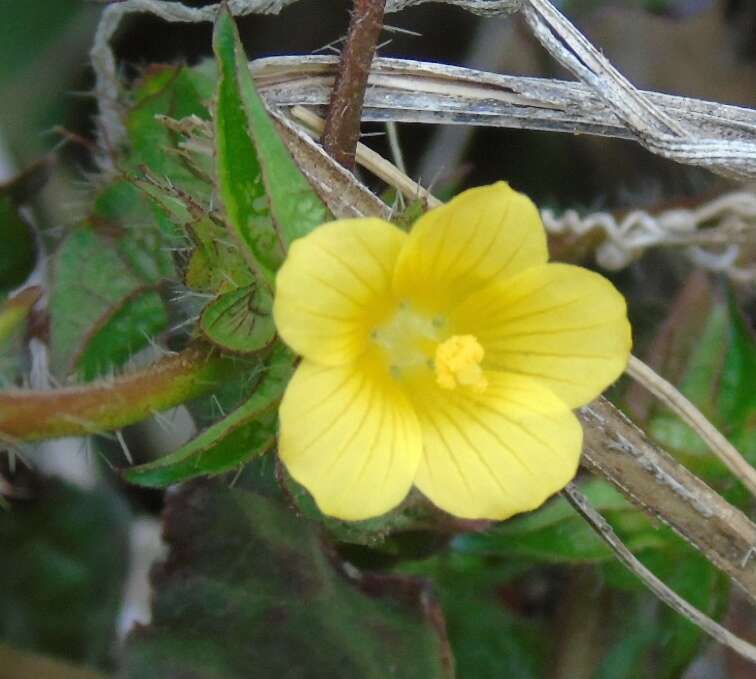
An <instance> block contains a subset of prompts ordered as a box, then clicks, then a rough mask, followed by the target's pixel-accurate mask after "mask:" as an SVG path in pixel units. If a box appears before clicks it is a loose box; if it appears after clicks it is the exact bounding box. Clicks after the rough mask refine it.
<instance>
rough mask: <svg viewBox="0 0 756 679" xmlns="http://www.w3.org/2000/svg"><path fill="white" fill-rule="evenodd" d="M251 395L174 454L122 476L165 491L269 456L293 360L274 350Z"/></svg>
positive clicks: (279, 350) (289, 355)
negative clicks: (166, 488) (198, 477)
mask: <svg viewBox="0 0 756 679" xmlns="http://www.w3.org/2000/svg"><path fill="white" fill-rule="evenodd" d="M264 370H265V372H264V373H263V376H262V378H261V380H260V382H259V383H258V385H257V386H256V388H255V391H254V393H253V394H252V396H251V397H250V398H249V400H247V401H246V402H245V403H244V404H242V405H241V406H240V407H239V408H237V409H236V410H234V411H233V412H232V413H231V414H230V415H228V416H227V417H225V418H224V419H222V420H221V421H220V422H217V423H216V424H214V425H212V426H211V427H209V428H208V429H206V430H205V431H203V432H202V433H201V434H199V435H198V436H197V437H196V438H194V439H192V440H191V441H190V442H189V443H187V444H186V445H184V446H182V447H181V448H179V449H178V450H176V451H175V452H173V453H171V454H170V455H166V456H165V457H162V458H160V459H159V460H156V461H155V462H151V463H149V464H144V465H140V466H138V467H132V468H131V469H126V470H124V471H123V472H122V476H123V478H124V479H126V481H129V482H130V483H134V484H136V485H140V486H149V487H154V488H165V487H167V486H170V485H173V484H175V483H181V482H182V481H186V480H188V479H192V478H195V477H197V476H205V475H214V474H220V473H222V472H226V471H229V470H231V469H236V468H237V467H239V466H240V465H242V464H244V463H245V462H248V461H249V460H251V459H254V458H255V457H259V456H261V455H263V454H265V453H266V452H268V451H269V450H270V449H271V448H272V447H273V445H274V444H275V439H276V412H275V409H276V406H277V405H278V402H279V401H280V400H281V397H282V396H283V392H284V389H285V388H286V385H287V384H288V382H289V378H290V377H291V373H292V372H293V370H294V357H293V356H292V354H291V353H290V352H289V351H288V350H286V349H284V348H283V347H282V346H281V347H279V348H278V349H276V351H274V353H273V355H272V357H271V359H270V361H269V363H268V364H267V365H266V366H265V368H264Z"/></svg>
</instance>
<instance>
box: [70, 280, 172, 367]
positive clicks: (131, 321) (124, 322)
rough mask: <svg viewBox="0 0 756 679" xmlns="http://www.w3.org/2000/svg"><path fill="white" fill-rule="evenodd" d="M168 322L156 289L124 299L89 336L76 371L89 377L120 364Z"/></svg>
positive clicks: (163, 305)
mask: <svg viewBox="0 0 756 679" xmlns="http://www.w3.org/2000/svg"><path fill="white" fill-rule="evenodd" d="M167 325H168V314H167V312H166V309H165V304H163V300H162V299H161V298H160V295H158V293H157V292H154V291H148V292H145V293H143V294H139V295H137V296H136V297H134V298H133V299H127V300H126V302H125V303H124V304H123V306H122V307H121V308H119V309H118V310H117V311H116V312H115V313H114V314H113V315H112V316H110V318H108V321H107V323H106V324H105V326H104V327H102V328H101V329H100V330H98V331H97V332H95V333H94V334H93V335H92V336H91V337H90V338H89V341H88V342H87V343H86V345H85V348H84V351H83V352H82V353H81V355H80V356H79V358H78V360H77V362H76V367H77V368H78V371H79V373H80V374H81V376H82V378H83V379H84V380H92V379H94V378H95V377H97V376H99V375H103V374H106V373H108V372H109V371H111V370H112V369H113V368H116V367H118V366H120V365H123V364H124V363H126V361H128V360H129V358H131V356H133V355H134V354H135V353H136V352H137V351H138V350H139V349H141V348H142V347H143V346H145V343H146V342H147V341H148V340H149V338H150V337H153V336H154V335H156V334H158V333H159V332H160V331H161V330H163V329H164V328H165V327H166V326H167Z"/></svg>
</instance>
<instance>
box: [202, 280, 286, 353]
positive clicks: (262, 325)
mask: <svg viewBox="0 0 756 679" xmlns="http://www.w3.org/2000/svg"><path fill="white" fill-rule="evenodd" d="M200 329H201V330H202V332H203V333H204V335H205V337H207V339H208V340H210V341H211V342H212V343H213V344H215V345H217V346H219V347H221V348H222V349H224V350H226V351H231V352H234V353H239V354H256V353H258V352H260V351H263V350H264V349H266V348H267V347H269V346H270V345H271V344H272V343H273V340H274V339H275V338H276V326H275V324H274V323H273V298H272V297H271V296H270V293H269V292H268V291H267V290H266V289H263V288H261V287H260V286H258V285H249V286H247V287H245V288H239V289H238V290H233V291H231V292H227V293H225V294H224V295H221V296H220V297H218V298H217V299H215V300H213V301H212V302H210V303H209V304H208V305H207V306H206V307H205V308H204V310H203V311H202V316H201V317H200Z"/></svg>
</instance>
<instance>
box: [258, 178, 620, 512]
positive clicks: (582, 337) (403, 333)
mask: <svg viewBox="0 0 756 679" xmlns="http://www.w3.org/2000/svg"><path fill="white" fill-rule="evenodd" d="M547 259H548V252H547V249H546V236H545V232H544V229H543V225H542V223H541V220H540V216H539V214H538V211H537V209H536V208H535V206H534V205H533V203H532V202H531V201H530V200H529V199H528V198H526V197H525V196H523V195H522V194H519V193H517V192H515V191H513V190H512V189H511V188H510V187H509V186H508V185H507V184H505V183H503V182H500V183H498V184H494V185H492V186H486V187H480V188H476V189H472V190H469V191H465V192H464V193H462V194H460V195H459V196H457V197H456V198H454V199H453V200H452V201H451V202H449V203H447V204H446V205H444V206H442V207H439V208H437V209H435V210H431V211H430V212H428V213H427V214H425V215H424V216H423V217H421V218H420V219H419V220H418V221H417V222H416V223H415V225H414V227H413V228H412V231H411V233H409V234H406V233H404V232H403V231H401V230H400V229H398V228H397V227H395V226H393V225H392V224H389V223H387V222H384V221H382V220H380V219H370V218H366V219H345V220H340V221H335V222H330V223H328V224H324V225H323V226H321V227H319V228H317V229H316V230H315V231H313V232H312V233H311V234H309V235H308V236H306V237H304V238H301V239H300V240H298V241H296V242H295V243H293V244H292V246H291V249H290V251H289V254H288V257H287V259H286V261H285V262H284V264H283V266H282V267H281V269H280V271H279V273H278V278H277V281H276V297H275V304H274V309H273V311H274V317H275V321H276V325H277V327H278V331H279V333H280V335H281V337H282V338H283V339H284V341H285V342H286V343H287V344H288V345H289V346H290V347H291V348H292V349H293V350H294V351H295V352H297V353H298V354H300V355H301V356H302V357H303V360H302V363H301V365H300V366H299V367H298V368H297V371H296V373H295V374H294V377H293V378H292V380H291V382H290V384H289V386H288V388H287V390H286V394H285V395H284V399H283V402H282V404H281V409H280V438H279V455H280V457H281V459H282V461H283V462H284V464H285V465H286V467H287V469H288V471H289V473H290V474H291V475H292V477H294V479H296V480H297V481H298V482H299V483H301V484H302V485H304V486H305V487H306V488H307V489H308V490H309V491H310V492H311V493H312V495H313V496H314V498H315V501H316V502H317V504H318V506H319V507H320V509H321V510H322V511H323V512H324V513H325V514H329V515H331V516H335V517H339V518H342V519H347V520H359V519H366V518H369V517H374V516H378V515H380V514H383V513H385V512H387V511H389V510H390V509H392V508H394V507H396V506H397V505H398V504H399V503H400V502H401V501H402V500H403V499H404V498H405V497H406V495H407V493H408V492H409V491H410V489H411V487H412V486H413V485H415V486H416V487H417V488H418V489H419V490H420V491H421V492H422V493H424V494H425V495H426V497H428V498H429V499H430V500H431V501H432V502H433V503H434V504H435V505H437V506H438V507H440V508H441V509H443V510H445V511H447V512H449V513H451V514H455V515H456V516H460V517H465V518H471V519H482V518H486V519H504V518H507V517H509V516H511V515H512V514H516V513H518V512H523V511H528V510H531V509H535V508H536V507H538V506H539V505H541V504H542V503H543V502H544V500H546V499H547V498H548V497H549V496H550V495H552V494H553V493H555V492H557V491H558V490H560V489H561V488H563V487H564V486H565V485H566V484H567V483H568V482H569V481H570V479H572V477H573V476H574V475H575V472H576V469H577V465H578V460H579V457H580V451H581V446H582V430H581V427H580V424H579V422H578V420H577V418H576V417H575V415H574V414H573V413H572V410H571V409H572V408H575V407H577V406H580V405H583V404H585V403H588V402H589V401H591V400H592V399H594V398H595V397H596V396H598V395H599V394H600V393H601V392H602V391H603V389H604V388H605V387H607V386H608V385H609V384H610V383H611V382H613V381H614V380H615V379H616V378H617V377H618V376H619V375H620V374H621V373H622V371H623V369H624V368H625V365H626V363H627V359H628V355H629V352H630V346H631V337H630V325H629V323H628V321H627V311H626V307H625V301H624V299H623V297H622V295H620V293H619V292H617V290H616V289H615V288H614V287H613V286H612V284H611V283H609V281H607V280H606V279H605V278H603V277H602V276H600V275H598V274H596V273H593V272H591V271H588V270H586V269H581V268H579V267H575V266H569V265H566V264H547Z"/></svg>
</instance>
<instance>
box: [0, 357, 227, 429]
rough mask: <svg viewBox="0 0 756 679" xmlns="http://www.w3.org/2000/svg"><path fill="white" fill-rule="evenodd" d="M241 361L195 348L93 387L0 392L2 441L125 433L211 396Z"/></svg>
mask: <svg viewBox="0 0 756 679" xmlns="http://www.w3.org/2000/svg"><path fill="white" fill-rule="evenodd" d="M235 371H238V361H235V360H233V359H230V358H226V357H222V356H219V355H218V354H217V353H214V352H213V351H212V350H211V349H209V348H208V347H206V346H204V345H193V346H191V347H189V348H188V349H186V350H185V351H183V352H181V353H180V354H177V355H175V356H169V357H166V358H164V359H162V360H160V361H158V362H157V363H154V364H153V365H151V366H149V367H147V368H145V369H143V370H139V371H137V372H134V373H131V374H129V375H123V376H120V377H117V378H114V379H110V380H99V381H97V382H92V383H90V384H86V385H81V386H75V387H65V388H62V389H51V390H49V391H32V390H25V389H11V390H7V391H0V440H2V439H3V438H6V439H8V440H11V441H39V440H42V439H51V438H60V437H64V436H85V435H87V434H93V433H97V432H104V431H113V430H116V429H121V428H122V427H125V426H127V425H130V424H134V423H135V422H139V421H140V420H143V419H145V418H147V417H150V416H151V415H153V414H154V413H157V412H160V411H161V410H166V409H168V408H172V407H175V406H177V405H180V404H181V403H184V402H185V401H189V400H191V399H193V398H197V397H198V396H202V395H203V394H206V393H208V392H209V391H211V390H212V389H213V388H215V387H216V386H217V385H218V383H220V382H222V381H223V380H224V379H226V378H228V377H229V376H231V375H232V374H233V373H234V372H235Z"/></svg>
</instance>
